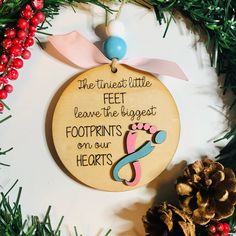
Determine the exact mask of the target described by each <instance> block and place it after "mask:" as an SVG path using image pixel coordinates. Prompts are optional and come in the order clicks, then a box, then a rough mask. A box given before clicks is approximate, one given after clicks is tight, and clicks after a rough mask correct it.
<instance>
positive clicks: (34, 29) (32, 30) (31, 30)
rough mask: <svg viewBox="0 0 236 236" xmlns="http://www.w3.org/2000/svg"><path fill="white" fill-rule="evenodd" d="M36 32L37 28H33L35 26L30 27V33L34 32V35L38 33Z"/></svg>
mask: <svg viewBox="0 0 236 236" xmlns="http://www.w3.org/2000/svg"><path fill="white" fill-rule="evenodd" d="M36 30H37V28H36V27H35V26H33V25H30V26H29V31H30V32H33V33H34V32H36Z"/></svg>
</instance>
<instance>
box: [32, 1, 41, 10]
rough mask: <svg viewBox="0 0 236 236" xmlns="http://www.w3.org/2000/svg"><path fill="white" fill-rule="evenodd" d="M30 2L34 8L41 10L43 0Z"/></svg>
mask: <svg viewBox="0 0 236 236" xmlns="http://www.w3.org/2000/svg"><path fill="white" fill-rule="evenodd" d="M31 3H32V6H33V7H34V8H35V9H36V10H41V9H42V8H43V0H32V1H31Z"/></svg>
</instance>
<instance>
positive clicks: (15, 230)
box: [0, 181, 63, 236]
mask: <svg viewBox="0 0 236 236" xmlns="http://www.w3.org/2000/svg"><path fill="white" fill-rule="evenodd" d="M16 183H17V181H16V182H15V183H14V185H13V186H12V187H11V189H10V190H9V191H8V192H7V193H6V194H4V193H3V192H2V193H1V194H0V235H1V236H60V226H61V223H62V220H63V217H62V218H61V220H60V222H59V224H58V226H57V227H56V229H53V227H52V224H51V219H50V210H51V207H49V208H48V210H47V212H46V215H45V217H44V218H43V219H42V220H40V219H39V217H38V216H31V218H30V220H28V219H24V218H23V216H22V211H21V205H20V196H21V192H22V188H19V191H18V195H17V197H16V200H15V202H14V203H13V204H11V203H10V200H9V198H8V195H9V193H10V191H11V190H12V189H13V187H14V186H15V185H16Z"/></svg>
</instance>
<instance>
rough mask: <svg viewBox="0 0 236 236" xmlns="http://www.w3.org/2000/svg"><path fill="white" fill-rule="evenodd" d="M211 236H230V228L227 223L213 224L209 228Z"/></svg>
mask: <svg viewBox="0 0 236 236" xmlns="http://www.w3.org/2000/svg"><path fill="white" fill-rule="evenodd" d="M208 231H209V235H210V236H228V234H229V231H230V226H229V224H227V223H219V222H216V223H213V224H210V225H209V226H208Z"/></svg>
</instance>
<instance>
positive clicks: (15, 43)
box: [12, 38, 21, 46]
mask: <svg viewBox="0 0 236 236" xmlns="http://www.w3.org/2000/svg"><path fill="white" fill-rule="evenodd" d="M20 43H21V40H20V39H18V38H14V39H12V44H13V45H18V46H19V45H20Z"/></svg>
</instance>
